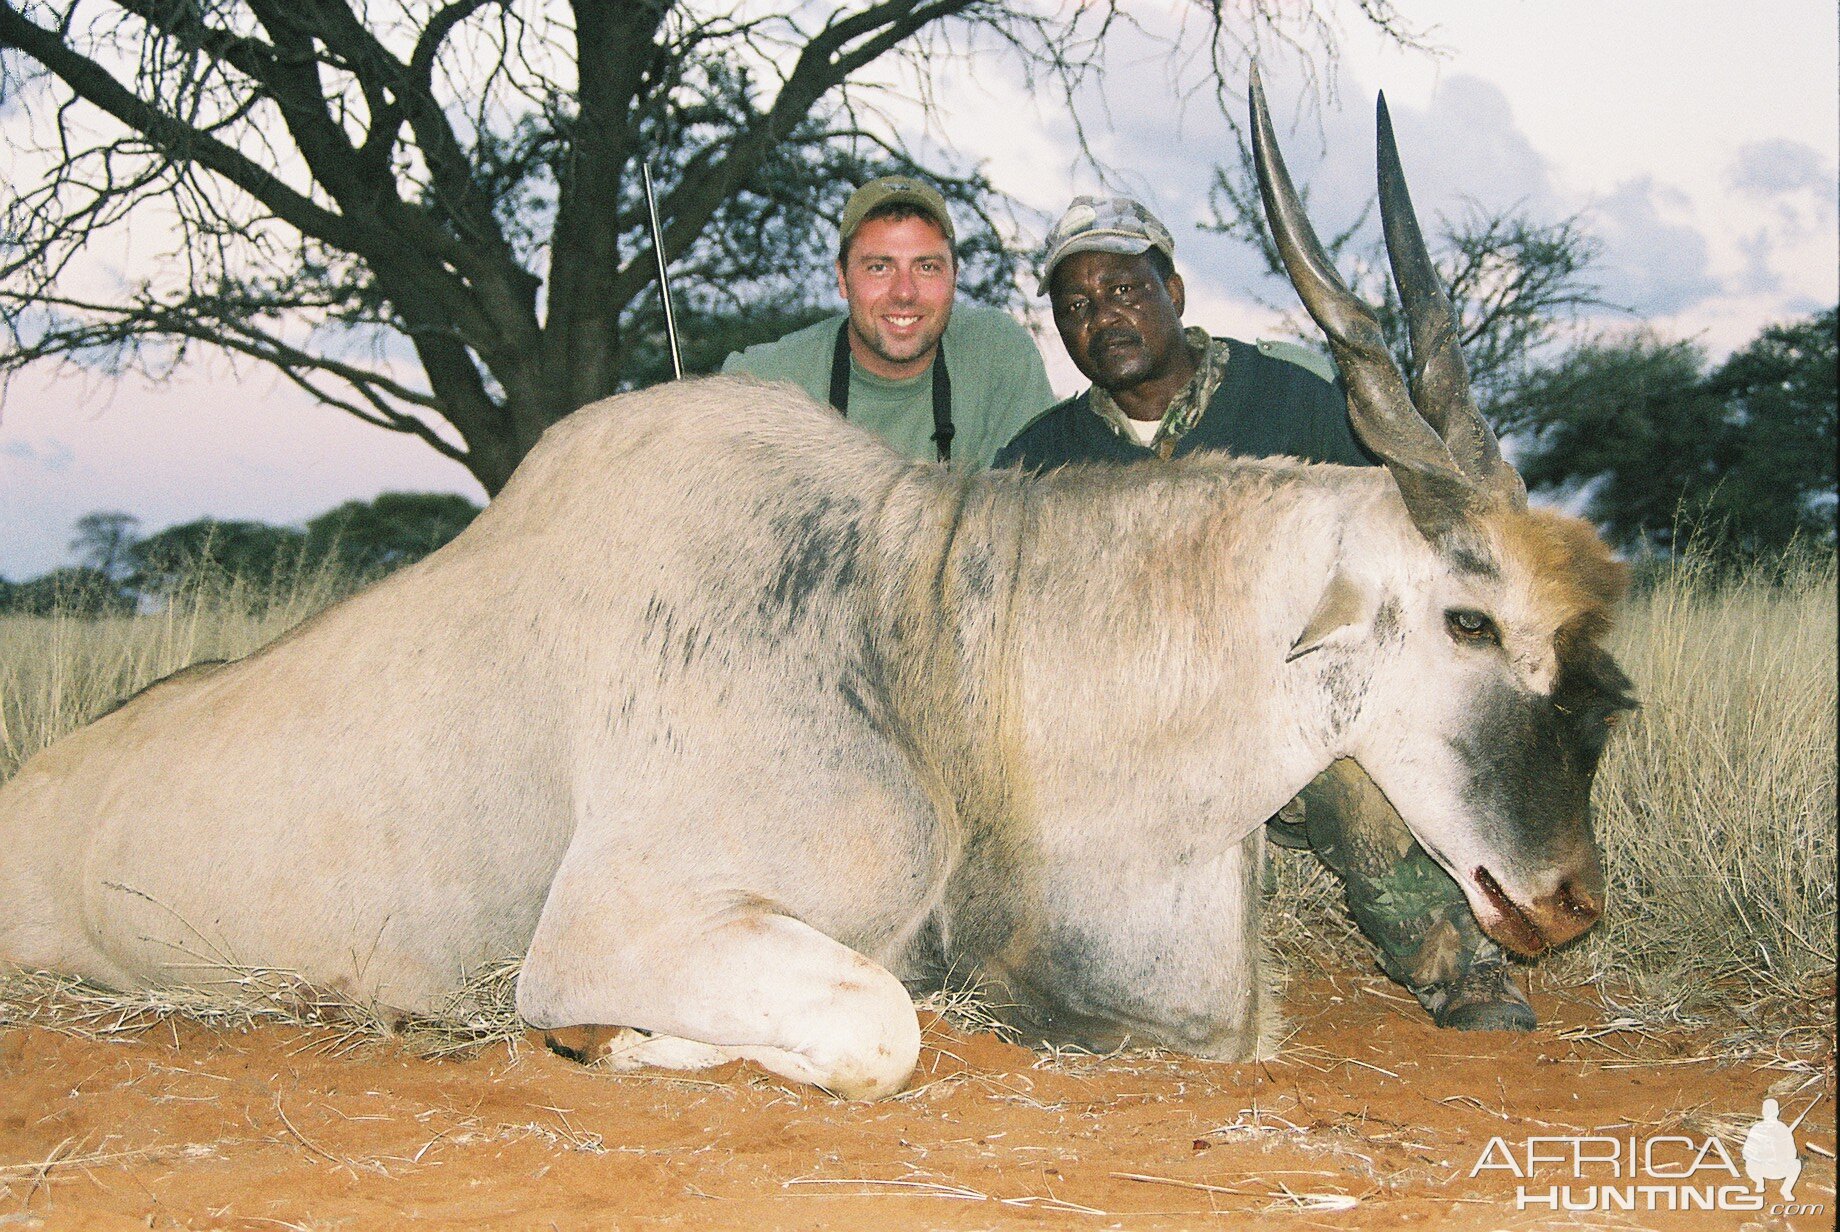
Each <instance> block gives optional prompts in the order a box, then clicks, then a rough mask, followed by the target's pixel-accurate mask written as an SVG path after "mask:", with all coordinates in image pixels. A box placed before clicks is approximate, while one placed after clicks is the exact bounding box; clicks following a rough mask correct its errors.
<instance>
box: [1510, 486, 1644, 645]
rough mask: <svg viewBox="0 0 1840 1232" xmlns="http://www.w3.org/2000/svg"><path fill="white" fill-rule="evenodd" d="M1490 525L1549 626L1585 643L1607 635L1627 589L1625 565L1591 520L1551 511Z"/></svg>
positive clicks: (1532, 511)
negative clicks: (1523, 574)
mask: <svg viewBox="0 0 1840 1232" xmlns="http://www.w3.org/2000/svg"><path fill="white" fill-rule="evenodd" d="M1494 521H1495V529H1496V534H1497V536H1498V541H1499V542H1500V544H1501V546H1502V550H1503V553H1504V555H1505V556H1506V558H1507V560H1508V561H1512V562H1513V565H1511V566H1510V567H1514V566H1518V567H1519V568H1521V569H1524V570H1526V573H1527V576H1528V577H1529V578H1531V579H1532V582H1533V601H1534V604H1535V605H1536V607H1537V608H1538V609H1539V610H1540V613H1541V615H1542V616H1544V617H1545V618H1546V619H1548V620H1550V621H1551V622H1552V626H1553V628H1555V629H1557V630H1559V631H1560V632H1561V633H1562V634H1566V635H1570V636H1572V637H1580V638H1589V639H1596V638H1598V637H1601V636H1602V635H1603V634H1604V633H1606V632H1608V631H1609V628H1610V615H1611V609H1612V608H1613V607H1614V606H1615V605H1616V602H1617V600H1618V599H1621V598H1622V597H1623V592H1624V591H1625V590H1626V589H1628V586H1629V566H1628V565H1625V564H1624V563H1623V562H1622V561H1620V560H1618V559H1616V557H1614V556H1612V555H1611V554H1610V548H1609V546H1608V545H1607V544H1605V543H1604V541H1603V539H1602V538H1601V537H1599V535H1598V533H1597V531H1596V530H1595V529H1594V528H1593V527H1592V526H1591V524H1590V523H1589V522H1585V521H1583V520H1581V519H1579V518H1574V517H1571V516H1569V515H1567V514H1563V513H1558V512H1555V511H1553V510H1551V509H1527V510H1524V511H1519V512H1515V513H1507V514H1501V515H1498V516H1497V517H1496V518H1495V519H1494ZM1504 563H1506V562H1504Z"/></svg>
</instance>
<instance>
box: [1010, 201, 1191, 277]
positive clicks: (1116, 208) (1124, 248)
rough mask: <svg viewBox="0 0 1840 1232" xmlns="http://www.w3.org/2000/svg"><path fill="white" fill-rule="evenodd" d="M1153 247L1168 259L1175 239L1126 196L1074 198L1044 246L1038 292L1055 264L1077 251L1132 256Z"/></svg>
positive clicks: (1052, 273) (1153, 217)
mask: <svg viewBox="0 0 1840 1232" xmlns="http://www.w3.org/2000/svg"><path fill="white" fill-rule="evenodd" d="M1152 248H1155V249H1157V250H1159V251H1160V252H1162V254H1163V255H1164V256H1166V257H1168V258H1169V259H1170V260H1171V261H1174V260H1175V259H1176V242H1175V239H1174V238H1173V237H1172V236H1171V235H1170V234H1169V228H1168V227H1165V226H1164V225H1163V224H1162V223H1161V222H1159V221H1158V220H1157V217H1156V215H1155V214H1152V213H1151V212H1150V211H1149V210H1147V209H1145V208H1144V206H1143V204H1142V203H1141V202H1138V201H1133V200H1132V199H1131V198H1129V197H1075V198H1074V199H1073V204H1072V205H1070V206H1068V207H1067V212H1066V213H1065V214H1062V215H1061V219H1060V221H1059V222H1057V223H1055V224H1054V229H1053V230H1052V231H1050V232H1048V239H1047V242H1046V244H1045V245H1044V249H1045V251H1046V253H1047V255H1046V256H1044V257H1043V258H1042V262H1041V285H1040V286H1039V287H1038V288H1037V289H1036V293H1037V294H1039V295H1046V294H1047V293H1048V282H1049V280H1050V279H1051V278H1053V276H1054V267H1055V266H1057V265H1059V264H1060V263H1061V262H1062V261H1063V260H1065V259H1066V258H1068V257H1071V256H1072V255H1073V254H1074V253H1076V252H1116V253H1121V254H1123V255H1125V256H1131V257H1134V256H1136V255H1137V254H1138V253H1142V252H1148V251H1150V250H1151V249H1152Z"/></svg>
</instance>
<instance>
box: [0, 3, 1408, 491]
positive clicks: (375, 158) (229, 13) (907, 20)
mask: <svg viewBox="0 0 1840 1232" xmlns="http://www.w3.org/2000/svg"><path fill="white" fill-rule="evenodd" d="M1334 2H1335V0H1195V9H1196V12H1197V13H1198V14H1199V15H1200V17H1201V19H1200V20H1196V21H1183V22H1180V23H1178V29H1180V30H1181V31H1182V32H1183V33H1180V34H1178V35H1176V36H1173V37H1175V38H1176V39H1178V40H1179V39H1182V38H1186V39H1188V40H1190V42H1191V43H1192V42H1193V41H1194V40H1196V39H1201V40H1204V46H1203V47H1201V48H1191V50H1201V51H1203V52H1204V53H1205V54H1203V55H1202V56H1201V57H1200V60H1201V62H1202V63H1203V64H1205V65H1207V66H1209V69H1210V71H1211V74H1212V77H1213V80H1214V81H1215V82H1216V83H1217V85H1218V86H1219V87H1220V88H1221V89H1222V90H1223V91H1224V90H1225V89H1227V87H1228V85H1229V84H1231V88H1232V89H1233V90H1234V91H1237V88H1238V84H1237V83H1238V78H1239V76H1240V69H1241V67H1242V66H1243V63H1244V59H1245V56H1246V53H1247V52H1248V51H1249V49H1250V48H1251V47H1252V46H1253V45H1254V44H1255V43H1256V42H1258V41H1260V40H1267V41H1269V40H1279V41H1282V42H1285V43H1288V44H1291V45H1293V46H1296V45H1303V46H1307V47H1310V48H1320V49H1322V50H1326V51H1328V52H1330V53H1332V51H1333V35H1334V29H1335V27H1334V25H1333V23H1332V21H1331V20H1330V18H1329V17H1328V16H1326V15H1325V14H1324V13H1322V12H1319V11H1318V5H1319V4H1321V5H1331V4H1333V3H1334ZM1349 2H1351V3H1352V4H1353V5H1354V6H1355V7H1356V9H1357V10H1358V11H1359V12H1360V13H1361V14H1362V15H1363V17H1364V18H1365V19H1366V20H1368V21H1371V22H1373V23H1374V24H1376V25H1378V26H1380V27H1381V28H1382V29H1385V30H1388V31H1389V32H1391V33H1394V34H1395V36H1397V37H1401V38H1402V39H1406V40H1409V38H1410V36H1409V34H1408V33H1407V32H1404V31H1401V30H1400V29H1399V27H1398V19H1397V16H1396V15H1395V14H1394V12H1393V10H1392V8H1391V4H1390V0H1349ZM1121 4H1122V0H1113V2H1112V3H1110V4H1100V5H1069V6H1058V7H1057V6H1043V7H1041V8H1034V7H1030V6H1011V5H1008V4H1003V3H996V2H993V0H863V2H860V3H855V4H847V3H846V4H822V3H807V4H799V5H793V6H789V7H788V6H780V7H778V8H773V7H771V6H763V7H758V8H757V7H755V6H752V5H748V4H741V5H722V6H713V5H712V6H710V7H709V8H708V9H703V8H699V7H697V6H695V5H692V4H689V3H678V2H674V0H618V2H616V0H549V2H547V3H545V2H543V0H527V2H526V0H435V2H433V3H429V2H426V0H424V2H419V3H418V2H414V0H88V2H86V3H83V4H78V3H77V2H76V0H0V74H3V76H4V89H5V93H6V95H7V96H8V98H10V99H16V100H19V101H22V102H23V103H24V104H25V107H26V112H27V116H26V120H25V122H21V121H20V120H19V119H18V117H17V116H15V117H14V118H13V120H12V121H11V122H10V123H8V124H7V125H6V127H5V132H6V133H7V134H8V135H9V136H10V138H11V139H12V141H13V143H14V148H13V150H11V151H10V152H9V162H10V163H11V166H12V167H13V168H14V169H25V168H35V167H42V168H43V171H44V174H43V178H42V179H36V180H35V179H34V177H33V176H32V175H30V174H26V175H19V174H17V171H15V173H14V174H13V175H12V177H11V182H10V184H9V185H8V186H7V187H5V188H4V189H0V194H3V195H0V200H3V201H4V212H5V232H4V239H3V240H0V243H3V244H4V248H0V318H3V319H4V322H5V324H6V326H7V327H8V330H9V331H10V333H9V339H8V343H7V349H6V350H5V351H4V353H0V369H3V370H14V369H17V368H19V367H20V366H22V365H24V364H27V363H32V362H37V361H39V360H45V359H79V360H91V361H100V362H103V363H105V364H108V365H112V366H113V367H114V368H115V369H118V370H119V369H141V370H145V371H151V372H155V373H159V372H161V371H162V370H164V369H165V368H167V367H170V365H172V364H174V363H177V362H179V361H180V360H181V359H183V358H184V357H185V356H186V354H187V353H188V351H189V350H191V349H193V348H198V347H208V348H217V349H220V350H223V351H227V352H230V353H232V354H233V355H236V356H242V357H247V358H249V359H253V360H256V361H259V362H261V363H263V364H267V365H271V366H273V367H274V368H276V369H278V370H280V371H281V372H282V373H284V374H285V375H286V376H287V377H288V378H289V379H290V380H292V381H294V382H296V383H298V384H299V385H301V386H302V387H304V388H306V389H307V390H309V391H310V392H311V393H312V394H313V395H314V396H315V397H316V398H318V399H320V400H321V401H323V402H325V403H328V404H330V405H333V406H337V407H340V408H342V409H343V410H345V411H348V412H349V413H351V414H353V415H356V416H358V417H359V418H361V419H364V420H366V421H367V422H370V423H373V424H376V425H378V426H379V427H382V428H387V429H390V430H393V431H397V432H404V433H410V434H412V435H415V436H417V437H419V438H420V439H422V440H423V441H425V442H426V443H427V444H428V445H429V446H430V447H432V448H434V449H436V450H438V451H440V452H441V453H443V454H445V455H447V456H449V457H452V458H455V459H457V460H458V461H460V462H461V463H463V464H464V465H465V466H466V467H467V469H468V470H470V471H471V472H472V473H473V474H474V475H475V476H476V477H477V478H478V479H479V481H480V482H481V483H482V484H483V485H484V486H485V488H486V489H487V491H488V492H496V491H497V490H498V488H499V487H500V486H501V485H502V484H503V483H504V481H505V480H506V478H507V477H508V476H509V475H510V473H511V471H512V469H513V467H514V466H515V465H516V464H517V462H518V460H519V459H520V458H521V457H522V456H523V455H524V453H525V451H526V450H527V449H529V447H530V446H531V445H532V444H533V443H534V442H535V441H536V439H537V437H538V436H539V435H540V434H541V432H542V431H543V429H544V428H546V427H547V426H549V424H551V423H552V422H554V421H555V420H556V419H558V418H560V417H561V416H562V415H564V414H566V413H568V412H569V411H570V410H572V409H574V408H575V407H578V406H580V405H582V404H583V403H585V402H588V401H590V400H592V399H595V398H598V397H601V396H604V395H606V394H608V393H610V392H613V391H615V390H617V389H619V388H621V387H622V384H623V383H630V382H632V381H633V380H634V379H635V378H636V377H638V376H640V375H652V374H653V373H654V372H655V367H654V365H653V364H652V363H648V364H647V365H646V366H645V370H642V369H641V368H640V367H639V366H638V365H637V364H636V363H635V357H636V356H642V355H644V354H647V353H649V354H650V355H651V356H652V357H653V358H654V360H655V357H656V355H657V344H656V339H655V330H654V329H653V327H652V323H651V320H650V318H649V317H648V314H649V313H651V312H652V311H653V309H652V304H653V303H654V302H655V301H654V300H653V297H652V293H651V289H650V281H651V278H652V252H651V245H650V241H649V239H648V238H647V237H646V232H645V228H644V214H643V207H642V199H641V196H640V194H639V191H638V187H637V186H638V183H639V174H638V172H639V164H640V162H641V160H642V159H650V160H652V163H653V168H654V174H655V176H656V178H657V182H658V189H659V194H660V201H659V206H660V211H661V213H662V216H663V218H664V224H665V243H664V247H665V250H666V253H667V256H668V258H669V259H670V260H671V261H672V262H673V263H674V268H679V269H681V271H682V273H681V274H680V277H681V279H682V283H683V285H684V287H685V289H686V292H687V294H688V296H689V298H690V299H691V301H692V303H691V305H690V309H691V311H693V312H694V311H696V310H698V309H706V310H707V309H713V308H716V307H719V306H720V305H721V304H723V303H724V302H727V303H729V304H731V305H732V304H734V303H749V304H755V305H758V304H762V303H764V304H765V305H766V306H767V307H768V308H787V307H790V308H792V309H796V308H797V307H799V304H798V303H797V300H798V296H797V295H796V294H792V295H790V296H788V295H787V294H786V290H787V287H788V286H794V285H797V283H796V281H795V280H796V279H797V278H798V277H799V276H800V275H801V274H802V275H803V276H804V277H805V278H807V279H809V278H810V277H811V275H812V273H813V269H812V267H813V265H814V263H816V264H817V265H818V268H820V269H822V268H823V267H824V265H825V264H827V263H828V255H827V253H825V252H824V251H823V250H824V249H825V248H826V247H827V245H826V243H825V241H824V237H825V236H826V235H827V234H834V231H832V230H830V229H829V228H827V227H826V226H825V225H824V224H825V222H826V220H834V218H835V214H836V212H837V211H838V209H839V208H840V207H841V204H842V197H843V195H844V194H845V192H846V191H847V187H848V182H849V181H850V180H854V179H859V178H860V177H861V176H862V175H863V174H865V173H873V172H875V171H879V170H884V169H887V168H889V167H893V166H902V165H906V164H908V163H910V162H911V161H912V156H913V150H912V149H911V148H910V146H909V145H908V144H907V143H906V142H905V141H904V140H902V138H901V136H900V134H899V130H898V128H897V126H896V124H895V123H894V121H893V120H892V119H891V118H890V115H889V113H888V111H887V110H886V107H885V104H886V103H887V102H888V100H889V99H890V98H891V97H892V96H891V93H890V91H891V90H894V91H895V93H899V88H900V83H903V82H905V83H906V86H905V88H906V90H907V91H908V92H909V93H911V94H913V95H917V98H918V102H919V103H920V104H921V105H922V107H923V108H924V107H925V106H926V105H927V104H928V102H929V100H930V99H931V97H932V95H931V91H932V90H933V89H934V88H935V87H936V85H937V83H938V81H939V77H938V74H939V73H940V72H941V71H942V68H943V66H945V65H948V64H950V63H954V62H959V63H962V62H964V61H965V60H966V59H967V58H968V57H972V56H983V55H1006V56H1009V57H1010V58H1011V59H1012V61H1016V60H1019V61H1020V63H1021V64H1022V66H1023V67H1024V69H1025V70H1026V72H1027V73H1028V74H1029V75H1030V79H1031V80H1032V81H1035V82H1037V83H1039V84H1041V85H1043V86H1044V87H1052V88H1058V89H1059V90H1060V91H1061V92H1062V94H1063V96H1064V97H1065V98H1067V99H1068V100H1069V102H1070V103H1071V101H1072V100H1073V98H1074V96H1075V93H1076V90H1077V89H1079V88H1082V87H1083V86H1084V85H1085V84H1087V83H1089V81H1090V78H1091V77H1092V75H1093V74H1095V73H1097V72H1098V71H1099V68H1098V67H1097V66H1100V65H1102V63H1103V48H1104V43H1105V39H1106V37H1107V35H1108V33H1110V32H1112V31H1113V30H1114V29H1116V28H1117V26H1118V25H1119V23H1131V24H1135V23H1134V22H1133V18H1132V17H1131V15H1130V14H1129V13H1128V12H1127V11H1125V10H1124V9H1123V8H1121V7H1120V5H1121ZM929 170H930V171H933V172H937V171H938V170H939V168H938V167H936V166H935V167H932V168H929ZM936 178H938V177H936ZM944 178H945V179H946V181H947V183H946V187H948V188H949V189H950V190H952V191H953V192H954V193H955V194H956V195H958V196H959V197H960V199H961V200H965V201H967V202H969V203H972V204H974V205H980V206H982V205H985V204H986V203H988V202H989V201H990V197H989V194H988V191H987V189H988V186H987V185H986V184H985V183H984V182H983V181H982V180H981V179H980V178H978V177H977V176H976V175H974V174H970V175H963V176H959V177H956V178H955V177H951V176H946V177H944ZM124 220H133V221H134V222H135V223H136V225H137V227H139V228H141V229H143V231H144V229H145V228H146V227H147V226H148V225H152V226H154V227H155V228H156V229H157V228H159V227H163V226H168V225H170V227H171V228H172V236H173V238H172V241H171V244H170V247H169V248H167V249H166V250H164V251H162V252H161V253H160V254H159V255H158V258H157V259H149V258H148V257H147V256H146V255H145V250H144V244H145V239H144V238H140V243H141V244H142V245H143V248H142V250H141V251H140V252H138V253H136V254H135V256H134V258H133V259H134V262H135V268H136V271H137V272H136V276H134V277H131V278H117V279H112V280H111V279H106V278H97V277H95V276H90V277H87V278H84V279H82V280H79V279H78V278H77V277H76V276H75V272H76V271H77V269H78V268H79V264H80V263H79V262H77V260H76V258H77V257H78V256H79V254H81V253H83V252H84V250H85V249H86V247H88V246H91V245H95V244H97V243H99V242H100V241H102V240H105V239H108V238H110V237H111V236H113V235H114V234H115V233H116V232H117V230H118V229H119V227H120V226H121V225H122V224H123V222H124ZM992 221H993V220H992V219H991V217H990V216H989V215H988V213H986V214H985V215H984V216H983V217H982V219H981V222H980V226H979V227H978V228H977V234H976V235H974V236H973V239H972V248H973V255H974V257H976V258H977V260H976V261H974V262H973V264H974V265H975V266H976V267H977V268H976V269H974V271H973V274H974V278H973V283H974V285H973V287H972V288H971V289H972V291H973V293H974V294H975V293H980V292H981V293H983V294H986V295H997V296H1001V295H1003V294H1005V293H1006V292H1007V288H1008V287H1009V286H1010V285H1011V284H1012V282H1013V279H1012V278H1011V274H1012V269H1011V266H1010V265H1009V264H1007V261H1008V257H1007V256H1006V255H1005V253H1004V250H1003V246H1002V244H1001V243H1000V242H999V241H998V240H997V238H996V231H995V228H994V227H993V226H992V225H991V224H992ZM769 315H770V314H769ZM648 335H652V336H651V337H649V340H648Z"/></svg>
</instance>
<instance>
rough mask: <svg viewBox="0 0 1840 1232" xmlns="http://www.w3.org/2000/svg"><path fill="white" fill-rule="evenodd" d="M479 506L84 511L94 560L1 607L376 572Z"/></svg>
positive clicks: (260, 588)
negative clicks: (272, 513) (270, 512)
mask: <svg viewBox="0 0 1840 1232" xmlns="http://www.w3.org/2000/svg"><path fill="white" fill-rule="evenodd" d="M723 354H726V352H723ZM720 362H721V356H717V357H716V359H715V363H717V364H719V363H720ZM478 513H479V506H477V505H475V504H474V503H473V502H472V501H470V500H468V499H467V498H466V497H464V496H459V495H457V494H454V493H451V492H385V493H384V494H383V495H381V496H379V497H377V498H376V499H375V500H372V501H355V500H354V501H346V502H345V503H344V504H342V505H340V506H338V507H337V508H335V509H329V510H327V511H326V512H325V513H323V514H321V515H319V516H318V517H316V518H312V519H310V520H309V521H308V522H307V524H306V529H305V530H304V531H302V530H298V529H296V528H294V527H291V526H271V525H269V524H268V523H266V522H250V521H219V520H218V519H216V518H199V519H197V520H196V521H192V522H184V523H181V524H180V525H177V526H169V527H167V528H166V529H165V530H162V531H157V532H155V533H154V534H151V535H148V536H147V537H146V538H145V539H136V538H135V537H134V531H133V528H134V526H135V525H137V524H138V522H139V519H137V518H135V517H133V516H131V515H129V514H125V513H90V514H85V515H84V516H83V517H81V518H79V519H78V520H77V523H76V531H77V533H76V535H75V537H74V538H73V539H72V540H71V548H72V550H73V551H74V552H77V553H78V554H79V555H80V556H82V557H83V558H85V559H86V560H87V562H88V563H85V564H82V565H79V566H75V567H66V568H62V569H56V570H53V571H52V572H50V573H47V574H45V575H44V576H43V577H38V578H32V579H30V580H28V581H23V582H9V581H7V580H6V579H5V578H0V613H14V614H18V615H25V616H48V615H52V614H57V615H60V616H68V617H85V618H87V617H96V616H111V615H120V614H124V613H130V612H133V611H134V610H135V608H136V607H137V606H138V605H139V604H140V602H141V600H143V599H155V600H159V601H160V602H161V603H164V604H170V603H172V602H174V601H176V599H177V597H178V596H179V595H180V594H181V592H183V591H185V590H186V588H187V587H189V586H195V585H198V584H202V583H208V584H209V585H210V586H212V587H213V588H215V589H214V593H217V592H223V593H226V594H227V593H229V592H231V591H237V592H239V593H246V594H250V595H260V594H263V593H268V592H272V591H276V590H285V589H287V588H288V587H290V586H292V585H294V582H295V580H298V579H300V578H304V577H309V576H318V575H323V574H332V575H337V576H338V577H341V578H346V579H367V578H374V577H376V576H377V575H378V574H380V573H387V572H389V571H390V570H392V569H396V568H400V567H401V566H403V565H406V564H409V563H411V562H412V561H417V560H420V559H421V558H422V557H424V556H426V555H428V554H429V553H430V552H432V551H434V550H435V549H436V548H438V547H440V546H442V545H443V544H445V543H447V542H448V541H449V540H450V539H452V538H453V537H454V536H455V535H458V534H459V533H460V532H461V531H463V530H465V529H466V527H467V525H468V524H469V523H470V522H472V520H473V518H474V517H475V516H477V515H478ZM105 566H106V567H105ZM315 585H318V583H315Z"/></svg>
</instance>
